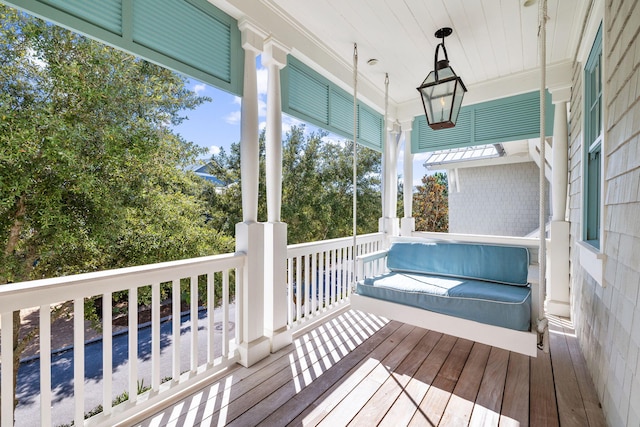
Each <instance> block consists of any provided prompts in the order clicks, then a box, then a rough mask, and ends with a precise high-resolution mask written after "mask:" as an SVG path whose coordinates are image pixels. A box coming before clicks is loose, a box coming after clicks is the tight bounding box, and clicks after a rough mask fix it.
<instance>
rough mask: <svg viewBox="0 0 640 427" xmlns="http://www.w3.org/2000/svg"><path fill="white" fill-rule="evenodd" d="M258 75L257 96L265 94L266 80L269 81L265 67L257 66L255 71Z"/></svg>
mask: <svg viewBox="0 0 640 427" xmlns="http://www.w3.org/2000/svg"><path fill="white" fill-rule="evenodd" d="M256 74H257V77H258V96H263V95H266V94H267V82H268V81H269V71H268V70H267V69H266V68H258V70H257V71H256Z"/></svg>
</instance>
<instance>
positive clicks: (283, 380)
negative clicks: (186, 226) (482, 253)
mask: <svg viewBox="0 0 640 427" xmlns="http://www.w3.org/2000/svg"><path fill="white" fill-rule="evenodd" d="M551 323H552V327H551V329H552V331H551V334H550V335H551V337H550V340H551V351H550V353H549V354H545V353H543V352H541V351H539V353H538V357H537V358H529V357H526V356H522V355H519V354H516V353H510V352H507V351H504V350H500V349H497V348H492V347H489V346H486V345H482V344H477V343H473V342H471V341H467V340H463V339H457V338H455V337H451V336H447V335H442V334H439V333H435V332H433V331H428V330H425V329H421V328H416V327H413V326H410V325H406V324H402V323H398V322H393V321H392V322H386V321H384V320H382V319H380V318H377V317H375V316H371V315H366V314H363V313H360V312H355V311H346V312H344V313H343V314H341V315H340V316H338V317H336V318H334V319H332V320H330V321H328V322H326V323H324V324H322V325H320V326H318V327H317V328H316V329H313V330H311V331H310V332H308V333H306V334H304V335H302V336H300V337H298V338H297V339H295V340H294V343H293V344H292V345H290V346H288V347H287V348H285V349H283V350H281V351H279V352H278V353H275V354H272V355H271V356H270V357H268V358H267V359H265V360H263V361H261V362H259V363H258V364H257V365H255V366H253V367H251V368H249V369H246V368H235V369H234V370H232V371H231V372H230V373H228V374H227V375H226V376H224V377H222V378H221V379H219V380H218V381H216V382H214V383H212V384H210V385H208V386H207V387H205V388H204V389H202V390H200V391H199V392H197V393H195V394H193V395H191V396H190V397H188V398H187V399H185V400H183V401H181V402H179V403H178V404H176V405H174V406H172V407H169V408H167V409H165V410H164V411H162V412H159V413H157V414H155V415H154V416H152V417H150V418H148V419H146V420H144V421H143V422H142V423H141V424H138V425H142V426H164V425H170V426H183V425H188V426H192V425H202V426H210V425H235V426H254V425H264V426H285V425H292V426H296V425H324V426H331V427H334V426H343V425H354V426H374V425H385V426H403V425H417V426H436V425H443V426H450V425H455V426H461V425H474V426H491V425H495V426H497V425H500V426H518V425H519V426H527V425H531V426H554V425H561V426H580V427H584V426H604V425H606V423H605V421H604V417H603V414H602V410H601V409H600V406H599V403H598V399H597V397H596V393H595V390H594V388H593V384H592V381H591V379H590V377H589V375H588V373H587V371H586V369H585V365H584V360H583V357H582V354H581V352H580V349H579V347H578V343H577V342H576V339H575V337H574V336H573V331H572V330H571V326H570V325H569V324H568V323H567V322H565V321H562V320H560V319H551Z"/></svg>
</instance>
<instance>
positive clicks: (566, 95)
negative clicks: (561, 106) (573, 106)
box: [549, 85, 571, 104]
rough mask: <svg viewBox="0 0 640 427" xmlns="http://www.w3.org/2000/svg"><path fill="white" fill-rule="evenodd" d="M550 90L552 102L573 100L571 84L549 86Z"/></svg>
mask: <svg viewBox="0 0 640 427" xmlns="http://www.w3.org/2000/svg"><path fill="white" fill-rule="evenodd" d="M549 92H551V102H553V103H554V104H558V103H560V102H569V101H570V100H571V85H562V86H555V87H549Z"/></svg>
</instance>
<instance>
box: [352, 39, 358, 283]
mask: <svg viewBox="0 0 640 427" xmlns="http://www.w3.org/2000/svg"><path fill="white" fill-rule="evenodd" d="M357 140H358V45H357V44H356V43H354V44H353V251H352V252H353V289H355V286H356V282H357V280H358V278H357V277H356V276H357V274H358V272H357V267H358V266H357V265H356V258H357V257H358V246H357V234H358V230H357V212H358V206H357V195H358V191H357V190H358V173H357V172H358V169H357V168H358V166H357V161H358V149H357V147H358V144H357Z"/></svg>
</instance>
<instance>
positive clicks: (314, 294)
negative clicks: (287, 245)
mask: <svg viewBox="0 0 640 427" xmlns="http://www.w3.org/2000/svg"><path fill="white" fill-rule="evenodd" d="M305 267H306V268H307V270H309V277H310V278H311V279H310V283H311V313H313V314H314V315H315V314H316V312H317V311H318V280H317V278H316V271H315V254H313V253H310V254H309V255H307V263H306V264H305Z"/></svg>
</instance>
